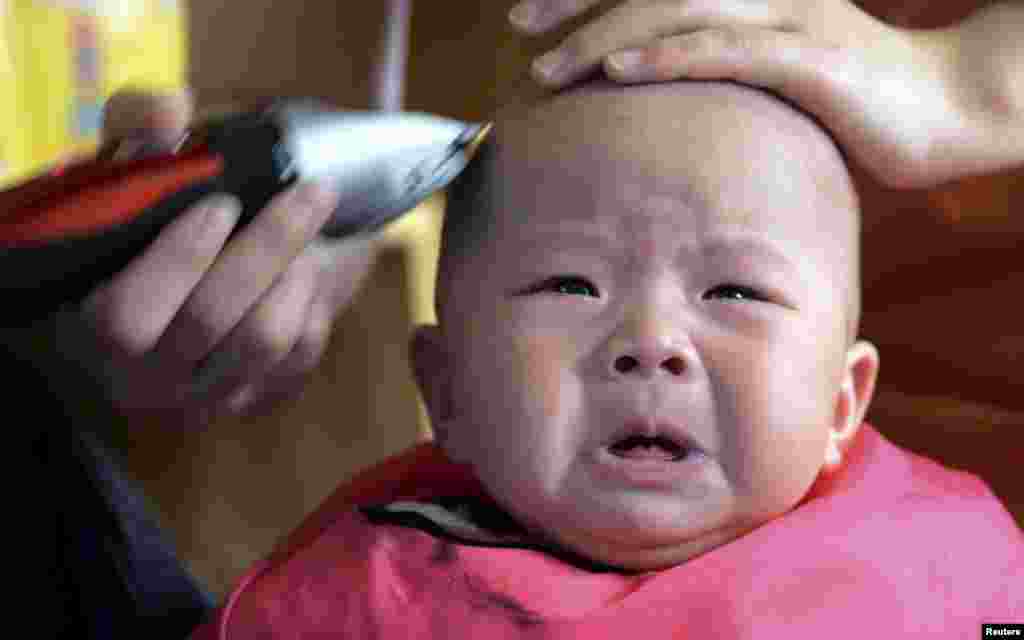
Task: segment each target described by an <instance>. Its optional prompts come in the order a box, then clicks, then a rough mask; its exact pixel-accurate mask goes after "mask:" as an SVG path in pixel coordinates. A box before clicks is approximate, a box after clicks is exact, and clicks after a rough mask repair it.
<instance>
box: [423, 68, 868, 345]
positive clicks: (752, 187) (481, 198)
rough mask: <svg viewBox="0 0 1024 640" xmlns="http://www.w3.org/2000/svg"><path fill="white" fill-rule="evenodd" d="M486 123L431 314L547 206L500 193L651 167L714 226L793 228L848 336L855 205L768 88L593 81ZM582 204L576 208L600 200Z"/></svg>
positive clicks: (854, 273)
mask: <svg viewBox="0 0 1024 640" xmlns="http://www.w3.org/2000/svg"><path fill="white" fill-rule="evenodd" d="M494 120H495V127H494V131H493V133H492V138H491V139H490V140H488V141H487V142H486V143H485V144H484V145H482V146H481V148H480V150H479V152H478V155H477V157H476V158H475V159H474V161H473V162H472V163H471V165H470V167H469V168H468V169H467V171H466V172H465V173H464V174H463V175H462V176H460V178H459V179H458V180H457V181H456V182H455V184H453V185H452V187H451V189H450V190H449V203H448V210H447V213H446V216H445V225H444V231H443V240H442V251H441V259H440V265H439V270H438V286H437V298H436V304H437V314H438V318H439V320H440V319H442V318H444V317H446V316H448V315H449V313H450V312H451V310H452V309H453V308H454V307H453V304H456V305H457V302H456V299H455V297H454V296H453V289H454V290H457V285H456V282H457V280H458V277H457V276H458V274H459V272H460V270H461V269H462V267H463V266H464V265H465V264H467V263H470V262H473V259H474V258H480V257H481V256H486V254H487V252H488V248H489V247H491V246H492V245H493V243H494V242H500V240H501V235H502V233H504V232H505V231H507V230H508V229H510V228H512V227H511V226H510V225H513V226H514V225H515V224H529V223H535V222H537V221H538V220H540V219H541V218H542V217H543V216H544V211H545V203H544V202H532V201H531V202H530V203H529V206H525V207H523V206H519V207H517V208H516V210H514V211H513V210H509V209H508V207H507V206H506V205H505V203H506V201H507V196H509V195H510V190H517V192H518V193H517V198H518V199H519V201H522V200H523V197H524V196H523V195H522V192H523V191H524V190H531V185H535V184H539V183H540V182H544V181H550V180H552V179H558V180H584V181H585V180H631V179H634V178H639V177H645V176H659V178H660V180H661V181H662V183H665V184H668V185H670V186H671V187H672V188H673V189H674V190H675V192H676V193H679V194H682V195H681V196H680V197H681V200H682V201H683V202H685V203H689V204H692V206H693V207H695V208H696V209H700V208H702V207H703V208H704V209H714V211H715V212H716V216H717V218H718V219H719V220H720V221H722V222H725V223H729V224H736V225H741V226H742V225H750V224H753V221H754V220H755V219H756V220H758V221H760V222H759V224H762V225H763V224H770V225H779V226H782V227H786V226H792V227H794V228H798V229H799V233H798V234H795V241H797V242H799V243H801V245H802V247H801V248H802V250H803V251H806V252H808V253H814V252H817V253H820V254H821V256H822V258H823V260H824V263H826V264H828V265H829V267H830V269H831V270H833V273H834V275H835V277H834V282H835V286H836V287H837V288H839V289H841V290H842V296H841V299H842V303H841V304H842V305H843V307H844V308H845V312H846V313H845V318H844V320H843V324H844V327H843V330H844V333H845V338H846V343H847V345H849V344H852V343H853V342H854V341H855V338H856V336H857V330H858V325H859V317H860V261H859V255H860V246H859V241H860V240H859V239H860V205H859V200H858V198H857V194H856V189H855V187H854V184H853V181H852V179H851V177H850V175H849V172H848V169H847V164H846V158H845V156H844V154H843V151H842V148H841V147H840V146H839V145H837V144H836V143H835V141H834V139H833V138H832V137H831V135H830V134H829V132H828V130H827V129H825V128H824V127H822V126H821V124H820V123H819V121H817V120H816V119H815V118H814V117H813V116H812V115H810V114H807V113H806V112H804V111H802V110H801V109H799V108H797V107H796V106H794V105H793V104H792V103H790V102H788V101H787V100H785V99H783V98H781V97H779V96H777V95H775V94H773V93H770V92H768V91H765V90H761V89H755V88H751V87H748V86H745V85H740V84H737V83H733V82H724V81H710V82H709V81H690V80H686V81H679V82H672V83H661V84H649V85H625V86H624V85H620V84H614V83H610V82H608V81H606V80H599V81H593V82H590V83H588V84H584V85H581V86H577V87H573V88H571V89H569V90H566V91H563V92H560V93H558V94H554V95H547V96H543V97H539V98H538V97H533V96H531V97H530V98H528V99H525V100H522V101H520V102H517V103H514V104H510V105H508V106H507V107H505V108H504V109H502V110H500V111H499V112H498V114H497V115H496V117H495V119H494ZM581 159H586V160H585V161H586V162H587V163H588V166H586V167H584V166H581V163H580V161H581ZM624 159H628V160H624ZM513 166H514V167H515V171H517V172H518V175H519V176H520V180H518V182H517V183H516V184H514V185H513V184H510V183H508V182H507V181H506V172H507V171H508V170H509V169H510V167H513ZM552 167H557V168H558V175H557V177H556V174H555V172H553V171H552ZM638 184H639V183H638ZM737 185H747V187H748V188H738V187H737ZM526 200H529V198H526ZM578 204H579V206H580V207H582V208H583V209H586V210H593V209H594V208H595V207H596V206H597V205H598V203H597V202H580V203H578ZM796 205H799V206H796ZM618 213H619V215H621V214H622V213H623V212H618ZM442 324H443V323H442Z"/></svg>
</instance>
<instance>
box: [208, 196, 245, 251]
mask: <svg viewBox="0 0 1024 640" xmlns="http://www.w3.org/2000/svg"><path fill="white" fill-rule="evenodd" d="M241 213H242V207H241V205H240V204H239V202H238V200H237V199H236V198H234V197H232V196H216V197H214V199H213V200H212V201H211V202H210V204H209V211H208V213H207V214H206V224H205V225H204V226H203V239H204V240H205V241H207V242H210V243H218V242H220V241H221V240H223V239H224V236H225V235H226V234H227V233H228V232H229V231H230V230H231V229H232V228H234V226H235V223H236V222H238V217H239V215H241Z"/></svg>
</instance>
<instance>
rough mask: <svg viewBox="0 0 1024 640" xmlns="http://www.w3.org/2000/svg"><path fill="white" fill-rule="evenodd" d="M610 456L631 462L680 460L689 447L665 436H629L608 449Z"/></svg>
mask: <svg viewBox="0 0 1024 640" xmlns="http://www.w3.org/2000/svg"><path fill="white" fill-rule="evenodd" d="M608 451H610V452H611V453H612V455H614V456H617V457H619V458H629V459H631V460H664V461H668V462H672V461H675V460H682V459H683V458H685V457H686V455H687V453H688V452H689V447H688V446H686V445H684V444H680V443H678V442H676V441H674V440H672V439H670V438H667V437H665V436H653V437H652V436H644V435H631V436H627V437H625V438H622V439H621V440H618V441H617V442H615V443H613V444H612V445H611V446H609V447H608Z"/></svg>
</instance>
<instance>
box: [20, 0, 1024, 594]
mask: <svg viewBox="0 0 1024 640" xmlns="http://www.w3.org/2000/svg"><path fill="white" fill-rule="evenodd" d="M512 4H513V2H512V1H510V0H492V1H489V2H479V1H478V0H447V1H446V2H444V3H426V2H419V3H415V4H414V3H413V2H412V0H377V1H375V2H358V3H355V2H338V1H337V0H305V1H303V2H295V1H294V0H201V1H200V0H195V1H194V2H188V1H186V0H0V97H2V98H0V186H2V185H3V184H9V183H12V182H15V181H17V180H18V179H20V178H22V177H24V176H27V175H30V174H31V173H33V172H35V171H38V170H42V169H44V168H45V167H47V166H49V165H51V164H52V163H54V162H57V161H59V160H61V159H62V158H65V157H67V155H68V154H71V153H77V152H82V151H88V150H90V149H92V148H93V146H94V145H95V143H96V134H97V128H98V126H99V115H100V109H101V107H102V104H103V101H104V100H105V99H106V97H107V96H109V95H110V93H111V92H112V91H114V90H115V89H117V88H120V87H123V86H126V85H134V86H141V87H152V88H157V89H166V88H175V87H180V86H183V85H186V84H187V85H189V86H191V87H192V88H193V90H194V92H195V95H196V98H197V102H198V104H199V106H200V109H202V108H206V107H211V106H218V105H224V104H244V103H246V102H249V101H259V100H260V99H263V98H265V97H267V96H281V97H288V96H293V97H295V96H308V97H317V98H321V99H324V100H327V101H329V102H332V103H334V104H335V105H337V106H340V107H348V108H357V109H370V108H381V109H395V108H404V109H409V110H416V111H428V112H433V113H438V114H442V115H447V116H451V117H456V118H462V119H466V120H484V119H486V118H487V115H488V114H489V113H490V112H491V110H492V109H493V108H494V107H495V105H497V104H500V103H501V102H502V101H503V100H504V99H505V98H507V97H508V96H510V95H511V94H512V93H513V92H521V91H531V90H535V88H533V87H532V85H531V83H530V82H531V81H530V80H529V79H528V77H527V68H528V63H529V61H530V60H531V59H532V57H533V56H534V55H536V54H538V53H540V52H542V51H545V50H547V49H548V48H550V47H551V46H553V45H554V44H555V43H556V42H557V41H558V39H559V36H560V34H559V33H556V34H552V35H550V36H546V37H543V38H537V39H531V40H524V39H522V38H520V37H519V36H518V35H516V34H515V33H513V32H512V31H511V30H510V29H509V28H508V27H507V26H506V21H505V14H506V12H507V11H508V9H509V8H510V7H511V6H512ZM610 4H613V3H610V2H605V3H603V4H602V5H601V7H599V8H598V10H601V9H602V8H607V7H608V6H609V5H610ZM858 4H860V6H862V7H863V8H864V9H865V10H867V11H868V12H869V13H872V14H874V15H875V16H877V17H880V18H882V19H884V20H886V21H888V22H890V23H891V24H895V25H899V26H905V27H915V28H937V27H941V26H946V25H948V24H951V23H953V22H955V21H958V20H960V19H961V18H962V17H964V16H966V15H967V14H968V13H970V12H972V11H973V10H975V9H977V8H979V7H980V6H982V5H983V4H985V3H983V2H977V1H976V0H950V1H949V2H943V3H934V2H933V3H929V2H927V1H926V0H895V1H892V0H885V1H882V0H865V1H864V2H860V3H858ZM591 15H593V12H591V13H590V14H588V15H587V16H583V17H582V18H581V20H585V19H587V17H588V16H591ZM578 24H580V20H577V21H574V22H573V24H572V25H569V27H572V26H574V25H578ZM561 33H564V30H562V32H561ZM852 170H853V173H854V176H855V179H856V180H857V182H858V188H859V190H860V193H861V196H862V202H863V207H864V212H865V217H864V233H865V237H864V267H863V268H864V288H865V291H864V316H863V324H862V331H861V333H862V335H863V336H864V337H866V338H868V339H870V340H872V341H873V342H874V343H875V344H876V345H877V346H878V347H879V349H880V352H881V356H882V368H881V375H880V380H879V388H878V391H877V395H876V399H875V402H874V404H873V406H872V408H871V411H870V412H869V421H871V422H872V423H873V424H875V425H876V426H877V427H878V428H879V429H880V430H881V431H882V432H883V433H884V434H886V435H887V436H888V437H889V438H890V439H892V440H894V441H896V442H898V443H900V444H902V445H904V446H906V447H908V448H911V449H913V450H915V451H918V452H921V453H923V454H926V455H929V456H931V457H933V458H936V459H938V460H941V461H942V462H944V463H946V464H948V465H951V466H954V467H957V468H961V469H966V470H969V471H971V472H973V473H976V474H979V475H981V476H982V477H984V478H985V479H986V480H987V481H988V482H989V484H990V485H991V486H992V487H993V489H994V490H995V491H996V493H997V494H998V495H999V496H1000V497H1001V498H1002V499H1003V501H1004V502H1005V503H1006V504H1007V506H1008V508H1009V509H1010V510H1011V511H1012V512H1013V513H1014V515H1015V517H1016V518H1017V520H1018V522H1020V523H1022V524H1024V481H1022V478H1021V472H1020V469H1021V459H1022V452H1024V435H1022V434H1024V393H1022V392H1021V391H1022V389H1024V385H1022V384H1021V383H1020V382H1019V380H1020V379H1021V377H1022V374H1024V330H1022V329H1021V326H1022V324H1024V304H1022V303H1021V302H1020V300H1021V293H1020V292H1021V291H1024V269H1021V268H1020V265H1021V262H1022V253H1021V247H1022V246H1024V170H1017V171H1008V172H1005V173H1002V174H999V175H993V176H984V177H977V178H971V179H966V180H962V181H958V182H955V183H951V184H948V185H943V186H941V187H939V188H936V189H930V190H919V191H896V190H892V189H887V188H884V187H882V186H880V185H878V184H877V183H876V182H874V181H873V180H872V179H870V178H869V177H867V175H866V174H865V173H864V172H863V171H862V170H860V168H859V167H856V166H854V167H852ZM443 207H444V198H443V194H441V195H440V196H438V197H436V198H434V199H432V200H431V201H429V202H428V203H426V204H424V205H423V206H421V207H420V208H419V209H418V210H417V211H415V212H413V214H411V215H409V216H407V217H406V218H404V219H402V220H401V221H399V222H397V223H396V224H394V225H393V226H392V227H391V228H389V229H387V230H386V231H385V235H386V237H387V242H386V243H385V247H384V249H383V250H382V252H381V254H380V257H379V260H378V262H377V266H376V268H375V272H374V274H373V276H372V278H371V279H370V281H369V283H368V284H367V285H366V286H365V287H364V289H363V290H362V291H361V293H360V294H359V297H358V298H357V299H356V302H355V304H353V306H352V307H351V308H350V309H349V310H348V311H347V312H346V313H345V314H344V315H343V316H342V317H341V318H340V319H339V321H338V322H337V323H336V325H335V330H334V334H333V338H332V343H331V347H330V350H329V352H328V355H327V356H326V357H325V359H324V361H323V363H322V366H321V367H320V369H319V370H318V371H317V374H316V376H315V378H314V380H313V382H312V383H311V385H310V387H309V388H308V390H307V391H306V393H305V395H304V396H303V397H302V398H301V399H299V400H297V401H295V402H293V403H291V404H288V405H286V406H282V407H279V408H278V409H276V410H275V411H273V412H272V413H270V414H267V415H261V416H256V417H248V418H244V419H230V418H226V419H223V420H221V421H219V423H218V424H215V425H213V426H211V427H209V428H207V429H203V430H200V429H197V428H195V426H194V425H188V424H180V423H177V422H175V421H174V420H173V419H170V418H167V417H165V416H152V417H149V416H147V417H133V418H132V419H131V420H128V419H126V418H124V417H122V416H117V415H113V414H112V413H111V412H109V411H108V410H106V408H105V407H104V406H103V405H102V404H101V403H100V402H99V401H98V400H97V395H96V393H95V391H94V390H93V389H91V388H90V387H89V385H88V384H87V383H86V382H84V381H82V380H80V379H75V378H74V376H73V374H72V372H67V374H68V375H67V380H64V381H63V382H62V384H63V388H62V390H61V391H62V393H64V394H65V396H66V397H68V398H71V399H73V402H75V403H77V405H78V406H79V408H80V414H81V419H82V420H83V421H92V422H93V423H95V424H97V425H100V427H101V428H102V429H103V430H105V431H106V432H108V433H110V434H111V436H110V437H111V441H112V442H114V443H115V444H116V446H117V448H118V450H119V451H120V453H121V455H122V456H123V459H124V464H125V467H126V469H127V470H128V471H129V473H130V474H131V475H132V476H134V477H135V478H136V479H137V480H138V481H139V482H140V483H141V484H142V486H143V487H144V488H145V490H146V491H147V493H148V495H149V496H150V497H151V499H152V504H153V507H154V510H155V511H156V513H157V514H158V515H159V517H160V518H161V520H162V522H163V523H164V524H165V526H166V527H167V530H168V531H169V532H170V534H171V535H172V536H173V538H174V541H175V543H176V544H177V546H178V549H179V551H180V552H181V555H182V556H183V558H184V559H185V560H186V562H187V563H188V564H189V566H190V567H191V568H192V570H193V571H194V572H195V573H196V575H197V576H199V578H200V579H201V581H203V582H204V583H205V584H206V586H207V587H208V588H209V589H210V590H211V591H212V592H213V593H214V594H216V595H218V596H219V595H222V594H223V593H224V592H225V590H226V589H228V588H229V587H230V586H231V584H232V583H233V582H234V580H235V579H236V578H237V577H238V575H239V574H240V573H241V572H242V571H243V570H244V569H245V568H246V567H247V566H249V565H250V564H251V563H252V562H254V561H255V560H257V559H258V558H259V557H261V556H262V555H264V554H265V553H267V552H268V551H269V550H270V548H271V547H272V546H273V544H274V542H275V540H276V539H277V538H278V537H279V536H282V535H284V534H286V533H287V532H288V531H289V530H290V529H292V528H293V527H295V526H296V525H297V524H298V523H299V522H300V521H301V519H302V517H303V515H305V514H306V513H308V512H309V511H311V510H312V509H313V508H314V507H315V506H316V505H317V504H318V503H319V502H320V501H322V500H323V499H324V498H325V497H326V496H327V495H329V494H330V493H331V491H332V490H333V489H334V488H335V487H336V486H337V485H338V484H339V483H341V482H343V481H344V480H345V479H346V478H348V477H350V476H351V475H352V474H353V473H355V472H356V471H358V470H360V469H362V468H365V467H367V466H370V465H372V464H373V463H375V462H377V461H379V460H381V459H382V458H384V457H386V456H388V455H391V454H393V453H396V452H398V451H400V450H402V449H404V448H405V447H407V446H409V445H410V444H412V443H414V442H416V441H418V440H421V439H424V438H429V437H430V432H429V425H428V424H427V422H426V420H425V418H424V414H423V412H422V408H421V406H420V404H419V400H418V397H417V394H416V390H415V386H414V384H413V382H412V376H411V372H410V371H409V366H408V361H407V358H406V344H407V340H408V336H409V332H410V330H411V328H412V326H413V325H414V324H415V323H419V322H431V321H433V312H432V310H431V306H430V305H431V301H432V281H433V275H434V271H433V269H434V264H433V263H434V260H435V259H436V251H437V234H438V230H439V224H440V216H441V214H442V212H443Z"/></svg>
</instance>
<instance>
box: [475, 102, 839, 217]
mask: <svg viewBox="0 0 1024 640" xmlns="http://www.w3.org/2000/svg"><path fill="white" fill-rule="evenodd" d="M676 84H678V86H672V85H676ZM494 135H495V139H494V141H493V142H494V145H493V149H492V151H493V153H492V157H493V172H492V177H491V179H492V180H493V181H494V185H492V186H494V187H495V188H494V189H493V196H494V198H495V204H496V205H498V206H497V207H496V209H497V211H496V213H497V214H498V215H499V216H500V217H501V218H509V219H510V220H511V221H518V222H527V221H529V222H530V223H531V224H532V223H541V222H544V223H547V222H557V221H564V222H565V223H566V224H569V223H570V222H577V223H579V224H580V225H583V224H591V225H598V226H601V227H604V228H607V229H609V230H619V231H624V230H628V229H629V228H631V227H632V228H639V227H641V226H643V225H645V224H646V223H647V221H649V220H651V219H662V221H661V223H660V224H662V226H664V224H666V223H667V222H668V221H672V222H673V223H674V224H675V225H677V226H682V227H685V226H687V225H690V226H691V227H692V226H694V225H696V226H701V225H703V226H738V227H748V228H751V229H755V230H756V229H757V228H759V227H772V228H774V229H775V230H776V231H779V232H785V231H786V230H788V229H792V231H793V232H797V231H801V230H803V231H806V230H807V229H806V228H805V227H807V226H808V225H809V226H810V227H814V228H821V230H823V231H825V232H828V233H832V232H833V231H834V227H835V225H836V224H839V223H840V222H841V221H840V220H839V218H841V217H843V214H842V213H838V214H837V213H835V212H834V211H832V210H835V209H840V210H842V209H846V210H849V209H853V208H855V207H856V202H855V195H854V193H853V191H852V185H851V183H850V182H849V175H848V174H847V172H846V169H845V166H844V165H843V162H842V158H841V157H840V155H839V153H838V151H837V150H836V149H835V147H834V145H833V144H832V142H831V141H830V139H829V138H828V136H827V135H826V134H825V133H824V132H822V131H821V130H820V129H818V128H817V127H816V125H815V124H814V123H813V122H811V121H809V120H808V119H807V118H806V117H804V116H803V115H802V114H799V113H796V112H795V111H794V110H793V109H792V108H791V107H789V106H788V105H786V104H784V103H782V102H781V101H779V100H778V99H776V98H774V97H771V96H768V95H767V94H765V93H764V92H757V91H755V90H753V89H750V88H747V87H739V86H732V85H727V84H724V83H681V84H679V83H671V84H670V85H669V86H660V85H657V86H654V85H652V86H644V87H640V88H629V89H626V90H623V89H622V87H621V86H614V87H609V86H606V85H603V84H600V83H598V84H595V85H588V86H584V87H583V88H581V89H579V90H577V91H575V92H571V93H568V94H562V95H558V96H555V97H553V98H548V99H546V100H544V101H541V102H539V103H536V104H532V105H527V106H525V107H523V106H522V105H520V106H519V107H517V108H514V109H510V110H507V111H506V112H505V113H502V114H499V117H498V118H497V119H496V123H495V133H494ZM503 205H507V206H503ZM506 214H507V215H506ZM830 214H831V215H830Z"/></svg>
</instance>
